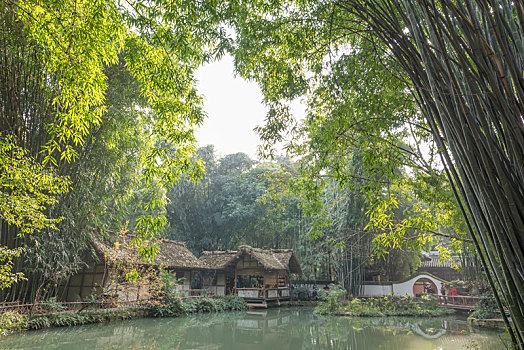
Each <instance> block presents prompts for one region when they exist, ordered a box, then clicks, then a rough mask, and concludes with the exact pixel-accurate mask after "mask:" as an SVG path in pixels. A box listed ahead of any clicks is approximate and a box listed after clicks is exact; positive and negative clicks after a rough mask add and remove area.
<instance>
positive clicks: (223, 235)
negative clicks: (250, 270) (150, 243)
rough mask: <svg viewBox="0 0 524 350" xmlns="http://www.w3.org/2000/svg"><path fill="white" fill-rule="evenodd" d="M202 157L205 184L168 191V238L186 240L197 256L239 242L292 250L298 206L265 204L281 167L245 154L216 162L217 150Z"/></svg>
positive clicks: (184, 183)
mask: <svg viewBox="0 0 524 350" xmlns="http://www.w3.org/2000/svg"><path fill="white" fill-rule="evenodd" d="M198 154H199V156H200V158H201V159H202V160H203V161H204V162H205V170H206V175H205V176H204V178H203V179H202V181H200V182H199V183H198V184H194V183H192V182H191V181H189V180H187V179H185V180H183V181H181V182H180V183H178V184H177V185H175V186H173V188H171V189H170V190H169V191H168V193H167V198H168V199H169V204H168V205H167V207H166V210H167V214H166V216H167V219H168V223H169V228H168V229H167V236H168V237H170V238H174V239H177V240H181V241H185V242H187V244H188V247H190V249H192V250H193V251H194V252H195V253H200V252H201V251H202V250H215V249H234V248H236V247H237V246H238V245H240V244H251V245H253V246H257V247H261V248H265V247H273V248H278V247H286V248H287V247H290V246H292V244H293V242H292V239H293V235H294V230H296V221H297V215H298V213H297V209H296V203H295V202H292V201H290V202H289V203H286V204H282V205H281V206H274V205H272V204H273V203H267V202H264V201H263V200H262V199H263V198H264V195H265V193H266V190H268V187H269V183H268V181H267V177H269V176H271V175H273V174H275V173H277V169H278V165H277V164H272V163H268V164H258V163H257V162H255V161H254V160H252V159H250V158H249V157H248V156H247V155H245V154H243V153H237V154H230V155H226V156H224V157H222V158H220V159H217V156H216V154H215V151H214V148H213V146H207V147H203V148H200V149H199V150H198Z"/></svg>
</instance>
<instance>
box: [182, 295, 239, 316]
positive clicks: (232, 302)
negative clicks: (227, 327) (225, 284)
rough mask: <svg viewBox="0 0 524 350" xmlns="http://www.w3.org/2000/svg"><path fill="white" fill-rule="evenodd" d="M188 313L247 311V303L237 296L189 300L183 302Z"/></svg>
mask: <svg viewBox="0 0 524 350" xmlns="http://www.w3.org/2000/svg"><path fill="white" fill-rule="evenodd" d="M183 305H184V311H185V312H186V313H204V312H222V311H240V310H245V309H247V304H246V301H245V300H244V299H243V298H241V297H239V296H237V295H228V296H225V297H220V298H208V297H202V298H187V299H184V301H183Z"/></svg>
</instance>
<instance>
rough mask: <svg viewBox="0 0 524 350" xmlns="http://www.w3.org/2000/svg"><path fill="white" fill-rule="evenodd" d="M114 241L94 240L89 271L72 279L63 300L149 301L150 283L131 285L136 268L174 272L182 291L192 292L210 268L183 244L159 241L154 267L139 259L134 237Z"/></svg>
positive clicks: (85, 269)
mask: <svg viewBox="0 0 524 350" xmlns="http://www.w3.org/2000/svg"><path fill="white" fill-rule="evenodd" d="M111 238H112V239H113V241H111V240H110V239H105V238H100V237H97V236H96V234H95V236H94V238H93V239H92V249H93V254H91V255H90V256H89V257H88V258H87V259H86V268H84V269H83V270H82V271H80V272H79V273H78V274H76V275H74V276H72V277H70V278H69V280H68V281H67V283H66V284H65V285H64V286H63V294H62V295H63V296H64V297H63V298H64V299H65V300H67V301H77V300H84V299H85V298H87V297H88V296H89V295H97V296H108V297H113V298H116V299H118V300H121V301H122V300H137V299H142V298H144V299H145V298H147V296H148V292H149V282H151V281H147V279H144V278H143V279H142V282H140V283H136V282H129V281H127V280H126V278H125V273H127V272H129V271H130V270H132V269H133V268H136V269H137V270H140V271H142V272H143V271H147V270H148V269H149V270H151V272H152V273H153V274H154V271H155V270H158V269H159V268H163V269H165V270H168V271H171V272H174V273H175V274H176V277H177V278H180V279H181V282H180V283H181V284H180V286H181V289H183V290H186V291H188V294H189V293H190V292H189V291H190V290H191V283H192V282H193V283H194V282H195V277H197V279H198V276H200V275H201V274H202V272H201V271H202V270H204V269H206V266H205V265H204V264H203V263H202V262H201V261H199V260H198V259H197V258H196V257H195V256H194V255H193V253H191V252H190V251H189V250H188V249H187V247H186V244H185V243H183V242H178V241H173V240H168V239H161V240H158V241H157V247H158V252H157V254H156V257H155V260H154V262H153V263H147V262H144V261H142V260H140V259H139V258H138V249H137V248H136V247H133V246H130V244H129V243H130V241H131V240H132V239H133V236H131V235H121V236H118V237H117V238H115V237H114V236H113V237H111Z"/></svg>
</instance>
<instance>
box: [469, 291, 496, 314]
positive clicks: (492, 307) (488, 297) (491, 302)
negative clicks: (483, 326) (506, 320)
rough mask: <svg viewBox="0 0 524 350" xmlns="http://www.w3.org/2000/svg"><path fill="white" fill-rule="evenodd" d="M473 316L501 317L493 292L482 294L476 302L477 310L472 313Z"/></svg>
mask: <svg viewBox="0 0 524 350" xmlns="http://www.w3.org/2000/svg"><path fill="white" fill-rule="evenodd" d="M471 317H473V318H484V319H489V318H500V317H501V316H500V310H499V308H498V305H497V301H496V300H495V296H494V295H493V294H492V293H485V294H483V295H481V296H480V298H479V300H478V302H477V304H475V310H474V311H473V313H472V314H471Z"/></svg>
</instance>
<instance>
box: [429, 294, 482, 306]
mask: <svg viewBox="0 0 524 350" xmlns="http://www.w3.org/2000/svg"><path fill="white" fill-rule="evenodd" d="M478 300H479V297H472V296H468V295H439V296H438V302H439V304H441V305H448V306H465V307H474V306H475V304H476V303H477V301H478Z"/></svg>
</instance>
